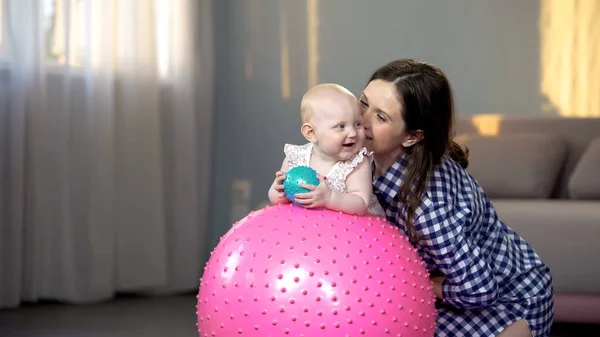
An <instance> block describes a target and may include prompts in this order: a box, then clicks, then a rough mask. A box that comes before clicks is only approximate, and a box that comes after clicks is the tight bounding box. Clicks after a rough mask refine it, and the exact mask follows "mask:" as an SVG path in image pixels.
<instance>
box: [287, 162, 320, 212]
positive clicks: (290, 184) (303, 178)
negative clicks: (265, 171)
mask: <svg viewBox="0 0 600 337" xmlns="http://www.w3.org/2000/svg"><path fill="white" fill-rule="evenodd" d="M301 184H306V185H315V186H318V185H319V178H317V171H315V170H314V169H313V168H311V167H308V166H295V167H293V168H291V169H290V170H289V171H287V173H286V174H285V179H284V180H283V192H284V193H285V196H286V197H287V198H288V199H289V200H290V201H291V202H292V203H293V204H294V205H298V206H301V205H300V204H298V203H297V202H296V200H295V198H294V195H295V194H298V193H306V192H310V191H309V190H307V189H306V188H303V187H300V185H301Z"/></svg>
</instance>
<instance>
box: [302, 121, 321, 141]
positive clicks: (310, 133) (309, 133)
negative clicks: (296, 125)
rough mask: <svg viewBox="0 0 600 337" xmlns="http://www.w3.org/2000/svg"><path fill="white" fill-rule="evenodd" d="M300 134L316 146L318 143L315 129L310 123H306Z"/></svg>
mask: <svg viewBox="0 0 600 337" xmlns="http://www.w3.org/2000/svg"><path fill="white" fill-rule="evenodd" d="M300 132H302V134H303V135H304V138H306V140H308V141H309V142H311V143H313V144H315V143H316V142H317V137H316V135H315V128H314V127H313V126H312V124H310V123H304V124H302V127H301V128H300Z"/></svg>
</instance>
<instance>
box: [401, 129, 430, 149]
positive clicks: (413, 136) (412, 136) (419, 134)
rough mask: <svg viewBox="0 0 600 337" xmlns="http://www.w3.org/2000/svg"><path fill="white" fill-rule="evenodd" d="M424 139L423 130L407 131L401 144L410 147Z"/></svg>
mask: <svg viewBox="0 0 600 337" xmlns="http://www.w3.org/2000/svg"><path fill="white" fill-rule="evenodd" d="M424 137H425V134H424V133H423V130H416V131H408V135H407V136H406V138H405V139H404V141H403V142H402V146H404V147H411V146H413V145H415V144H417V143H418V142H420V141H421V140H422V139H423V138H424Z"/></svg>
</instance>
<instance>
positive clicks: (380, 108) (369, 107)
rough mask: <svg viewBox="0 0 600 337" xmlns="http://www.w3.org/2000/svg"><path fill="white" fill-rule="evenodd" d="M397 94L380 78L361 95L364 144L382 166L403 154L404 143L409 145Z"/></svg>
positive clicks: (371, 83) (392, 87) (386, 166)
mask: <svg viewBox="0 0 600 337" xmlns="http://www.w3.org/2000/svg"><path fill="white" fill-rule="evenodd" d="M397 97H398V95H397V94H396V87H395V86H394V84H393V83H391V82H386V81H383V80H374V81H371V82H370V83H369V85H367V87H366V88H365V90H363V92H362V95H361V96H360V105H361V109H362V116H363V125H364V128H365V139H366V142H365V145H366V146H367V148H368V149H369V151H373V154H374V157H375V161H376V164H377V165H378V166H384V168H385V169H387V168H388V167H390V166H391V165H392V164H393V163H394V162H395V161H396V160H397V159H398V158H399V157H400V156H401V155H402V154H403V153H404V148H405V146H410V145H412V144H409V143H408V139H409V138H410V136H409V133H408V132H407V131H406V125H405V123H404V119H403V118H402V105H401V104H400V102H399V101H398V98H397Z"/></svg>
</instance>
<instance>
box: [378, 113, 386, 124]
mask: <svg viewBox="0 0 600 337" xmlns="http://www.w3.org/2000/svg"><path fill="white" fill-rule="evenodd" d="M377 119H379V120H380V121H382V122H385V117H383V115H382V114H377Z"/></svg>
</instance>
